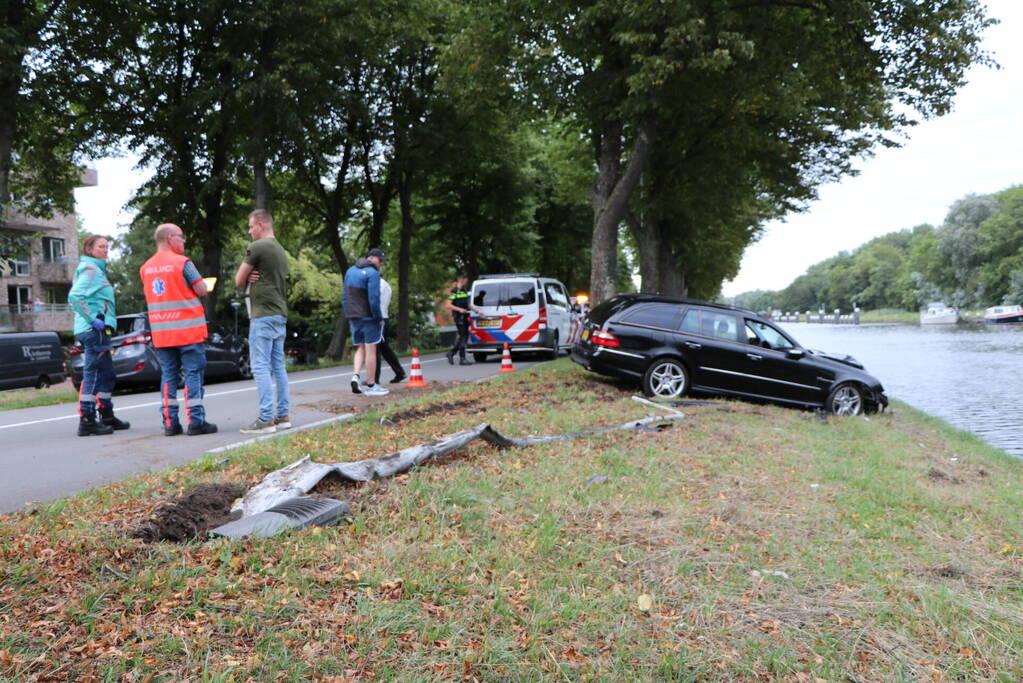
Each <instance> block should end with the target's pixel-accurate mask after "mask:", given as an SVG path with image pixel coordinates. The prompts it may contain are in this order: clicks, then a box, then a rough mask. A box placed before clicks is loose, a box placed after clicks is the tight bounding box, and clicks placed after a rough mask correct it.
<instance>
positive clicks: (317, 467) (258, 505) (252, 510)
mask: <svg viewBox="0 0 1023 683" xmlns="http://www.w3.org/2000/svg"><path fill="white" fill-rule="evenodd" d="M642 402H643V403H648V404H650V405H654V406H656V407H658V408H664V406H661V405H658V404H655V403H650V402H648V401H645V400H642ZM664 409H665V410H668V411H669V413H668V414H667V415H656V416H650V417H646V418H643V419H640V420H633V421H631V422H626V423H625V424H622V425H616V426H613V427H601V428H597V429H588V430H585V431H581V432H571V433H568V434H555V435H549V436H527V437H521V438H514V437H510V436H505V435H504V434H501V433H500V432H498V431H497V430H496V429H494V428H493V427H492V426H491V425H490V424H489V423H486V422H484V423H482V424H479V425H476V426H475V427H472V428H470V429H465V430H462V431H460V432H455V433H454V434H451V435H450V436H446V437H444V438H441V439H436V440H434V441H428V442H427V443H423V444H419V445H417V446H412V447H410V448H406V449H403V450H400V451H397V452H395V453H389V454H387V455H383V456H380V457H379V458H367V459H365V460H359V461H356V462H339V463H333V464H325V463H318V462H313V461H312V460H310V459H309V457H308V456H306V457H304V458H302V459H301V460H297V461H295V462H293V463H291V464H290V465H287V466H286V467H282V468H281V469H279V470H275V471H273V472H271V473H269V474H267V475H266V476H265V477H264V478H263V480H262V481H261V482H260V483H259V484H256V485H255V486H254V487H252V488H251V489H249V491H248V492H247V493H246V494H245V495H244V496H243V497H242V498H241V499H240V500H239V501H238V502H237V503H235V505H234V506H233V507H232V508H231V509H232V512H241V513H242V518H241V519H239V520H237V521H235V522H231V523H230V524H225V525H224V526H221V527H218V528H217V529H214V530H213V531H212V533H215V534H219V535H227V536H237V535H247V534H248V533H256V534H257V535H262V536H265V535H273V534H274V533H279V532H280V531H283V530H285V529H286V528H300V527H297V526H295V525H294V524H288V523H287V520H286V519H278V518H277V517H270V518H267V519H265V520H262V521H260V522H259V523H257V524H256V525H252V524H251V523H250V522H246V520H247V519H248V518H251V517H253V516H256V515H260V513H267V512H272V511H273V509H274V508H275V506H281V505H282V504H284V503H288V504H289V505H294V504H295V503H293V501H295V500H296V499H297V500H309V499H303V498H301V496H302V495H303V494H305V493H307V492H308V491H310V490H311V489H312V488H313V487H314V486H316V484H318V483H319V482H320V480H322V479H323V478H324V477H326V476H329V475H334V476H337V477H340V478H341V479H343V480H346V481H372V480H374V479H383V478H385V477H392V476H394V475H396V474H400V473H402V472H405V471H407V470H409V469H411V468H412V467H414V466H416V465H418V464H420V463H422V462H425V461H427V460H429V459H431V458H437V457H440V456H442V455H446V454H447V453H450V452H452V451H455V450H458V449H459V448H462V447H463V446H465V445H466V444H468V443H470V442H472V441H475V440H476V439H482V440H484V441H486V442H487V443H490V444H493V445H494V446H497V447H498V448H512V447H523V446H532V445H534V444H540V443H547V442H549V441H567V440H569V439H576V438H579V437H583V436H597V435H600V434H607V433H609V432H615V431H621V430H626V429H636V428H640V427H643V426H644V425H647V424H650V423H652V422H659V421H664V420H678V419H681V418H683V417H685V415H684V414H682V413H680V412H677V411H675V410H673V409H670V408H664ZM332 502H333V503H338V502H339V501H332ZM341 505H345V504H344V503H341ZM335 511H336V509H335ZM344 512H345V513H347V505H345V510H344ZM273 514H275V515H277V516H278V517H281V516H283V517H286V516H287V515H279V514H278V513H277V512H273ZM334 521H336V518H335V519H334ZM243 522H245V523H246V525H245V526H244V527H242V526H237V525H240V524H241V523H243ZM310 523H315V522H310ZM301 524H302V526H307V525H308V524H307V523H305V522H302V523H301ZM227 527H233V528H231V529H228V531H229V532H231V533H223V530H224V529H225V528H227ZM243 528H245V529H249V531H248V532H246V533H244V534H238V533H236V532H238V531H241V530H242V529H243Z"/></svg>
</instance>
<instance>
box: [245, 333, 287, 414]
mask: <svg viewBox="0 0 1023 683" xmlns="http://www.w3.org/2000/svg"><path fill="white" fill-rule="evenodd" d="M287 325H288V319H287V318H285V317H284V316H283V315H265V316H262V317H260V318H253V319H252V320H251V321H249V359H250V361H251V362H252V377H253V379H255V380H256V392H257V393H258V394H259V419H260V420H262V421H263V422H269V421H271V420H273V419H274V417H275V414H274V388H273V385H272V384H271V383H270V377H271V375H272V376H273V383H274V384H276V385H277V413H276V417H285V416H286V415H288V411H289V410H290V409H291V393H290V391H289V389H288V371H287V370H286V369H285V367H284V337H285V335H286V333H287Z"/></svg>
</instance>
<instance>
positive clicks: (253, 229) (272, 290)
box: [234, 209, 291, 434]
mask: <svg viewBox="0 0 1023 683" xmlns="http://www.w3.org/2000/svg"><path fill="white" fill-rule="evenodd" d="M249 236H250V237H252V243H251V244H250V245H249V246H248V248H247V249H246V250H245V260H244V261H243V262H242V264H241V266H239V267H238V273H237V274H236V275H235V276H234V283H235V284H236V285H237V286H238V287H239V288H244V289H246V292H247V296H248V310H249V318H250V321H249V358H250V360H251V363H252V376H253V378H255V380H256V391H257V392H258V393H259V417H257V418H256V419H255V421H254V422H253V423H252V424H250V425H248V426H246V427H242V428H241V430H240V431H241V432H242V434H268V433H271V432H276V431H277V429H278V428H281V429H287V428H288V427H290V426H291V418H290V417H289V414H288V413H289V410H290V403H291V396H290V394H289V391H288V372H287V369H286V368H285V367H284V337H285V335H286V332H287V323H288V297H287V294H286V293H285V286H286V284H285V283H286V281H287V278H288V252H286V251H284V247H282V246H281V245H280V243H279V242H278V241H277V240H276V239H275V238H274V225H273V217H272V216H271V215H270V213H269V212H268V211H266V210H265V209H256V210H255V211H253V212H252V213H250V214H249ZM271 376H272V378H273V383H271ZM273 384H276V385H277V405H276V411H275V410H274V387H273Z"/></svg>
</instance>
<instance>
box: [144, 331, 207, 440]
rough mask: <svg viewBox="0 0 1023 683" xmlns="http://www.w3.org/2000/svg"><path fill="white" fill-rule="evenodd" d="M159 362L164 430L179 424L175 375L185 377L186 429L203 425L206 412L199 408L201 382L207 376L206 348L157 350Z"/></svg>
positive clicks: (161, 412) (190, 346)
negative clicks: (189, 426) (180, 373)
mask: <svg viewBox="0 0 1023 683" xmlns="http://www.w3.org/2000/svg"><path fill="white" fill-rule="evenodd" d="M156 357H157V358H158V359H159V360H160V415H161V417H162V418H163V426H164V427H165V428H166V427H173V426H174V425H176V424H178V373H179V372H182V373H183V374H184V376H185V416H186V418H187V420H188V424H189V425H201V424H202V423H204V422H205V421H206V408H205V406H203V404H202V397H203V394H204V393H205V392H204V390H203V380H204V378H205V375H206V346H205V345H204V344H203V343H202V342H199V343H198V344H188V345H186V346H167V347H165V348H162V349H156Z"/></svg>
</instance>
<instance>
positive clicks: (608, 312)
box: [589, 296, 633, 325]
mask: <svg viewBox="0 0 1023 683" xmlns="http://www.w3.org/2000/svg"><path fill="white" fill-rule="evenodd" d="M631 303H633V300H632V299H630V298H629V297H625V296H613V297H611V298H610V299H608V300H607V301H604V302H602V303H600V304H598V305H597V306H595V307H594V308H593V310H591V311H590V315H589V318H590V322H592V323H593V324H595V325H603V324H604V321H605V320H607V319H608V318H610V317H611V316H612V315H614V314H615V313H618V312H619V311H621V310H623V309H625V308H627V307H628V306H629V304H631Z"/></svg>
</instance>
